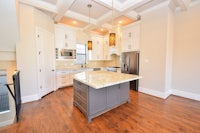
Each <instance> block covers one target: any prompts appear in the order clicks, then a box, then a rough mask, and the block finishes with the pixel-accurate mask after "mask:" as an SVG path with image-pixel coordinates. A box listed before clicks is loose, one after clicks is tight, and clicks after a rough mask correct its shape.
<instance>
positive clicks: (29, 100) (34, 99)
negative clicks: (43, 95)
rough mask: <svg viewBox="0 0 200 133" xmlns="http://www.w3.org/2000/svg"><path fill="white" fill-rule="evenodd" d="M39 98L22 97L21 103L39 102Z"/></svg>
mask: <svg viewBox="0 0 200 133" xmlns="http://www.w3.org/2000/svg"><path fill="white" fill-rule="evenodd" d="M39 99H40V97H39V96H38V95H30V96H24V97H22V103H27V102H32V101H36V100H39Z"/></svg>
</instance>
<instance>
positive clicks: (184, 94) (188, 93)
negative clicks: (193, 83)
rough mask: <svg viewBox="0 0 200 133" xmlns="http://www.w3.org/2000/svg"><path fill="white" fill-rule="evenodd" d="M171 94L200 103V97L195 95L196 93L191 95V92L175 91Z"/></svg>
mask: <svg viewBox="0 0 200 133" xmlns="http://www.w3.org/2000/svg"><path fill="white" fill-rule="evenodd" d="M171 94H173V95H176V96H181V97H184V98H189V99H193V100H197V101H200V95H199V94H195V93H191V92H186V91H180V90H175V89H173V90H172V93H171Z"/></svg>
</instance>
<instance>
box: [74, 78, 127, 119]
mask: <svg viewBox="0 0 200 133" xmlns="http://www.w3.org/2000/svg"><path fill="white" fill-rule="evenodd" d="M73 87H74V102H73V104H74V106H76V107H77V108H78V109H79V110H80V111H81V112H82V113H83V114H84V115H85V116H86V117H87V120H88V122H91V121H92V119H93V118H95V117H97V116H99V115H101V114H103V113H105V112H107V111H109V110H111V109H113V108H115V107H118V106H120V105H122V104H124V103H126V102H130V96H129V88H130V86H129V81H127V82H125V83H119V84H115V85H112V86H108V87H103V88H100V89H95V88H93V87H90V86H88V85H86V84H84V83H82V82H79V81H78V80H76V79H74V85H73Z"/></svg>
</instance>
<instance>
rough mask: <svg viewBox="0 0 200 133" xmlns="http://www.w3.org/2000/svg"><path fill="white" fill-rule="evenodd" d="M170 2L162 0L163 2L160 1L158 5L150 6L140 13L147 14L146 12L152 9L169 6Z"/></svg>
mask: <svg viewBox="0 0 200 133" xmlns="http://www.w3.org/2000/svg"><path fill="white" fill-rule="evenodd" d="M168 4H169V1H166V2H162V3H160V4H158V5H156V6H153V7H152V8H149V9H147V10H144V11H142V12H140V13H139V14H140V15H145V14H147V13H149V12H151V11H155V10H158V9H161V8H163V7H167V8H168Z"/></svg>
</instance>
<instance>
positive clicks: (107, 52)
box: [103, 35, 111, 60]
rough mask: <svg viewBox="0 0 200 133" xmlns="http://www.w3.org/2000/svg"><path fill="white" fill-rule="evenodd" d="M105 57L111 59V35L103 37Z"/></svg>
mask: <svg viewBox="0 0 200 133" xmlns="http://www.w3.org/2000/svg"><path fill="white" fill-rule="evenodd" d="M103 59H104V60H111V57H110V53H109V35H105V36H104V37H103Z"/></svg>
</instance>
